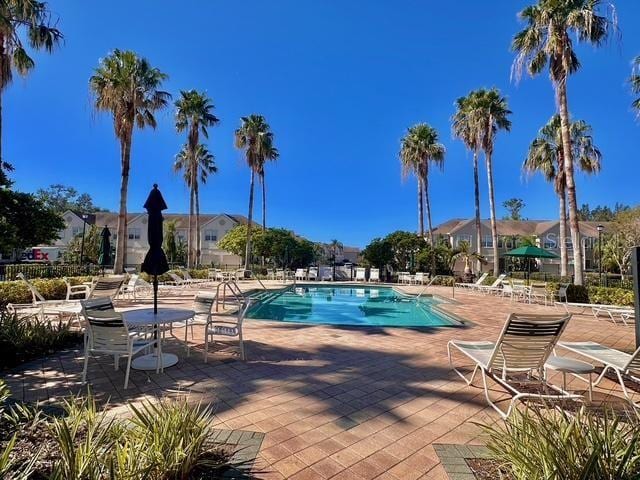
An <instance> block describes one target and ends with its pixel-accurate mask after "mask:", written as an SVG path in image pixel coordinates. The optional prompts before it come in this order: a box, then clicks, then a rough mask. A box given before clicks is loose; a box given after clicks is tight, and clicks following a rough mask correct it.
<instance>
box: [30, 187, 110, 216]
mask: <svg viewBox="0 0 640 480" xmlns="http://www.w3.org/2000/svg"><path fill="white" fill-rule="evenodd" d="M36 197H37V198H38V199H39V200H40V201H42V202H43V203H44V204H45V205H46V206H47V208H50V209H52V210H54V211H55V212H57V213H64V212H66V211H67V210H72V211H75V212H84V213H92V212H101V211H106V210H104V209H102V208H100V207H96V206H95V205H94V203H93V199H92V198H91V195H89V194H88V193H78V191H77V190H76V189H75V188H73V187H69V186H66V185H62V184H59V183H56V184H53V185H49V187H48V188H40V189H38V190H37V191H36Z"/></svg>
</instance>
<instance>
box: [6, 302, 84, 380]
mask: <svg viewBox="0 0 640 480" xmlns="http://www.w3.org/2000/svg"><path fill="white" fill-rule="evenodd" d="M81 340H82V333H81V332H79V331H76V330H71V328H70V326H69V324H68V322H57V323H54V322H38V321H37V320H36V319H33V318H30V317H24V318H19V317H18V316H17V315H16V314H10V313H9V312H7V311H6V310H2V311H0V368H6V367H11V366H14V365H17V364H19V363H22V362H25V361H27V360H30V359H32V358H36V357H40V356H43V355H46V354H49V353H52V352H54V351H57V350H62V349H64V348H68V347H71V346H74V345H77V344H78V343H80V341H81Z"/></svg>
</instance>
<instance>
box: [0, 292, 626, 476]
mask: <svg viewBox="0 0 640 480" xmlns="http://www.w3.org/2000/svg"><path fill="white" fill-rule="evenodd" d="M255 286H256V285H255V284H254V283H253V282H245V283H243V288H244V289H250V288H254V287H255ZM268 286H269V288H275V287H279V286H281V285H278V284H275V282H270V285H268ZM405 289H406V290H409V291H419V290H421V287H405ZM430 292H431V293H434V294H437V295H440V296H442V297H446V298H451V295H452V289H451V288H444V287H434V288H431V289H430ZM192 295H193V291H191V292H187V291H185V292H184V294H183V295H181V296H173V297H167V298H161V306H168V305H182V306H185V307H188V306H189V305H190V301H191V298H192ZM455 300H456V303H455V304H453V303H452V304H447V305H445V306H444V307H443V309H445V310H447V311H449V312H451V313H453V314H456V315H458V316H460V317H462V318H464V319H466V320H469V321H471V322H473V325H470V326H467V327H463V328H433V329H404V328H395V329H394V328H348V327H329V326H310V325H301V324H290V323H278V322H265V321H259V320H247V321H246V323H245V329H244V332H245V339H246V342H245V345H246V349H247V358H248V361H247V362H241V361H240V360H239V359H238V358H237V355H236V354H235V350H234V349H232V348H231V347H227V346H221V348H219V349H218V350H216V351H215V352H211V353H210V355H209V363H206V364H205V363H204V362H203V357H202V351H201V350H199V349H198V345H199V344H201V342H202V335H201V331H198V330H197V331H196V340H195V342H193V347H195V348H192V349H191V355H190V356H189V357H187V356H186V352H185V350H184V347H183V345H182V343H181V342H180V341H179V340H173V339H172V340H169V341H167V344H166V349H167V350H170V351H173V352H174V353H177V354H178V356H179V358H180V361H179V363H178V364H177V365H176V366H174V367H171V368H168V369H166V370H165V372H164V374H160V375H156V374H155V373H150V374H147V373H144V372H137V371H133V370H132V374H131V384H130V386H129V389H128V390H126V391H125V390H123V388H122V387H123V381H124V375H123V372H122V370H120V371H114V368H113V363H112V359H110V358H106V357H103V358H99V359H98V360H95V359H94V360H92V361H91V362H90V364H89V365H90V370H89V380H90V384H91V387H92V389H93V392H94V394H95V396H96V397H97V398H98V399H99V400H101V401H106V400H107V399H108V400H109V405H110V408H112V409H113V411H114V412H116V413H117V412H119V411H120V410H121V409H124V408H126V403H127V402H139V401H142V400H145V399H150V400H153V399H156V398H158V397H167V396H169V397H172V396H179V395H188V397H189V398H190V399H191V400H193V401H202V402H206V403H209V402H210V403H212V405H213V408H215V410H216V419H217V425H216V426H217V427H218V428H220V429H229V430H243V431H249V432H263V433H265V436H264V439H263V441H262V445H261V447H260V451H259V454H258V459H257V463H256V465H257V468H259V469H260V470H261V471H263V472H265V473H263V474H262V475H261V476H262V477H263V478H267V479H283V478H286V479H328V478H335V479H341V478H345V479H349V480H359V479H373V478H379V479H391V480H394V479H402V480H407V479H414V478H429V479H440V478H442V479H446V478H448V477H447V474H446V473H445V471H444V468H443V466H442V464H441V463H440V459H439V457H438V455H437V453H436V451H435V450H434V446H433V445H434V444H458V445H462V444H465V445H478V444H482V443H483V441H482V436H481V429H480V428H479V427H478V426H477V425H476V422H483V423H492V422H495V421H498V416H497V415H495V414H494V412H493V410H492V409H491V408H489V407H487V405H486V403H485V400H484V396H483V393H482V390H481V389H480V388H477V387H475V388H474V387H467V386H466V385H465V384H464V382H462V380H461V379H460V378H459V377H457V376H456V375H455V373H453V372H452V371H451V370H450V369H449V366H448V363H447V355H446V345H447V341H448V340H449V339H452V338H463V339H473V340H494V339H495V338H496V337H497V335H498V333H499V330H500V328H501V327H502V325H503V323H504V321H505V319H506V316H507V314H508V313H509V312H512V311H522V312H536V313H559V312H560V310H557V309H555V308H554V307H544V306H540V305H525V304H520V303H510V302H509V301H508V300H504V299H499V298H496V297H493V296H481V295H478V294H470V293H465V292H462V291H460V290H456V292H455ZM147 306H148V305H147ZM200 328H201V327H200ZM175 334H176V336H177V338H178V339H179V338H181V337H183V336H184V331H180V330H176V331H175ZM563 339H565V340H570V341H578V340H593V341H597V342H601V343H603V344H606V345H609V346H612V347H615V348H618V349H621V350H626V351H631V350H633V346H634V335H633V329H632V328H631V327H624V326H620V325H613V324H611V323H610V322H608V321H606V320H604V319H602V320H595V319H594V318H593V317H591V316H585V315H574V318H573V319H572V320H571V323H570V325H569V327H568V329H567V331H566V333H565V336H564V337H563ZM222 347H225V348H222ZM81 369H82V353H81V352H80V351H72V352H65V353H62V354H59V355H55V356H53V357H51V358H47V359H43V360H40V361H37V362H32V363H29V364H27V365H23V366H22V367H21V368H20V369H18V370H15V371H13V372H11V373H9V374H6V375H5V376H4V377H5V379H6V381H7V383H8V385H9V387H10V388H11V389H12V392H13V394H14V396H15V397H16V398H18V399H22V400H25V401H36V400H39V401H55V400H57V399H60V398H61V397H63V396H66V395H68V394H69V393H70V392H75V393H77V392H81V391H85V390H84V389H85V388H86V387H83V386H82V385H81V383H80V380H81ZM585 385H586V384H585V383H583V382H580V381H578V380H575V379H574V380H573V381H572V382H571V383H570V384H569V389H576V390H581V391H584V389H585ZM602 387H603V388H598V389H597V391H596V395H599V396H600V398H602V396H604V395H607V394H608V390H606V389H613V392H615V393H616V395H618V396H619V395H620V394H619V392H617V391H616V389H615V384H613V383H612V382H608V381H605V382H603V385H602ZM494 394H495V397H496V398H500V396H501V395H503V396H504V394H503V393H502V392H501V391H500V390H499V389H498V388H497V387H496V388H495V392H494Z"/></svg>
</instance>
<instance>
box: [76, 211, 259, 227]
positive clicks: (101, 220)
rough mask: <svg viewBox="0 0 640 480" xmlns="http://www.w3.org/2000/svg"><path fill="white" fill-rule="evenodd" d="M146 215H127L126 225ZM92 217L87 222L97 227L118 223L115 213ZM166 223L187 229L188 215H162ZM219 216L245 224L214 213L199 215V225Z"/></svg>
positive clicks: (241, 219)
mask: <svg viewBox="0 0 640 480" xmlns="http://www.w3.org/2000/svg"><path fill="white" fill-rule="evenodd" d="M146 215H147V214H146V213H128V214H127V223H131V222H133V221H134V220H135V219H136V218H138V217H141V216H145V217H146ZM92 216H93V217H94V221H93V222H92V221H90V220H88V223H95V224H96V225H97V226H104V225H108V226H110V227H112V226H116V225H117V223H118V214H117V213H115V212H97V213H95V214H93V215H92ZM162 216H163V217H164V220H165V222H166V221H174V222H176V228H179V229H182V228H188V227H189V215H188V214H186V213H163V215H162ZM220 216H225V217H228V218H229V219H230V220H231V221H233V222H235V223H241V224H244V225H246V224H247V217H245V216H244V215H237V214H227V213H219V214H218V213H216V214H204V213H201V214H200V225H201V226H202V225H204V224H206V223H208V222H210V221H211V220H213V219H214V218H218V217H220Z"/></svg>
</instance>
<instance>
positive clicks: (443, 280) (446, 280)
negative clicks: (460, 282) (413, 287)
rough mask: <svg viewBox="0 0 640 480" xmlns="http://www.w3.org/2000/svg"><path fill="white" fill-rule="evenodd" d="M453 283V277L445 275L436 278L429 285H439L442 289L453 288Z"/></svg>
mask: <svg viewBox="0 0 640 480" xmlns="http://www.w3.org/2000/svg"><path fill="white" fill-rule="evenodd" d="M454 282H455V277H453V276H450V275H447V276H443V275H440V276H438V277H437V278H436V279H435V280H434V281H433V283H432V284H431V285H441V286H443V287H453V283H454Z"/></svg>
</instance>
